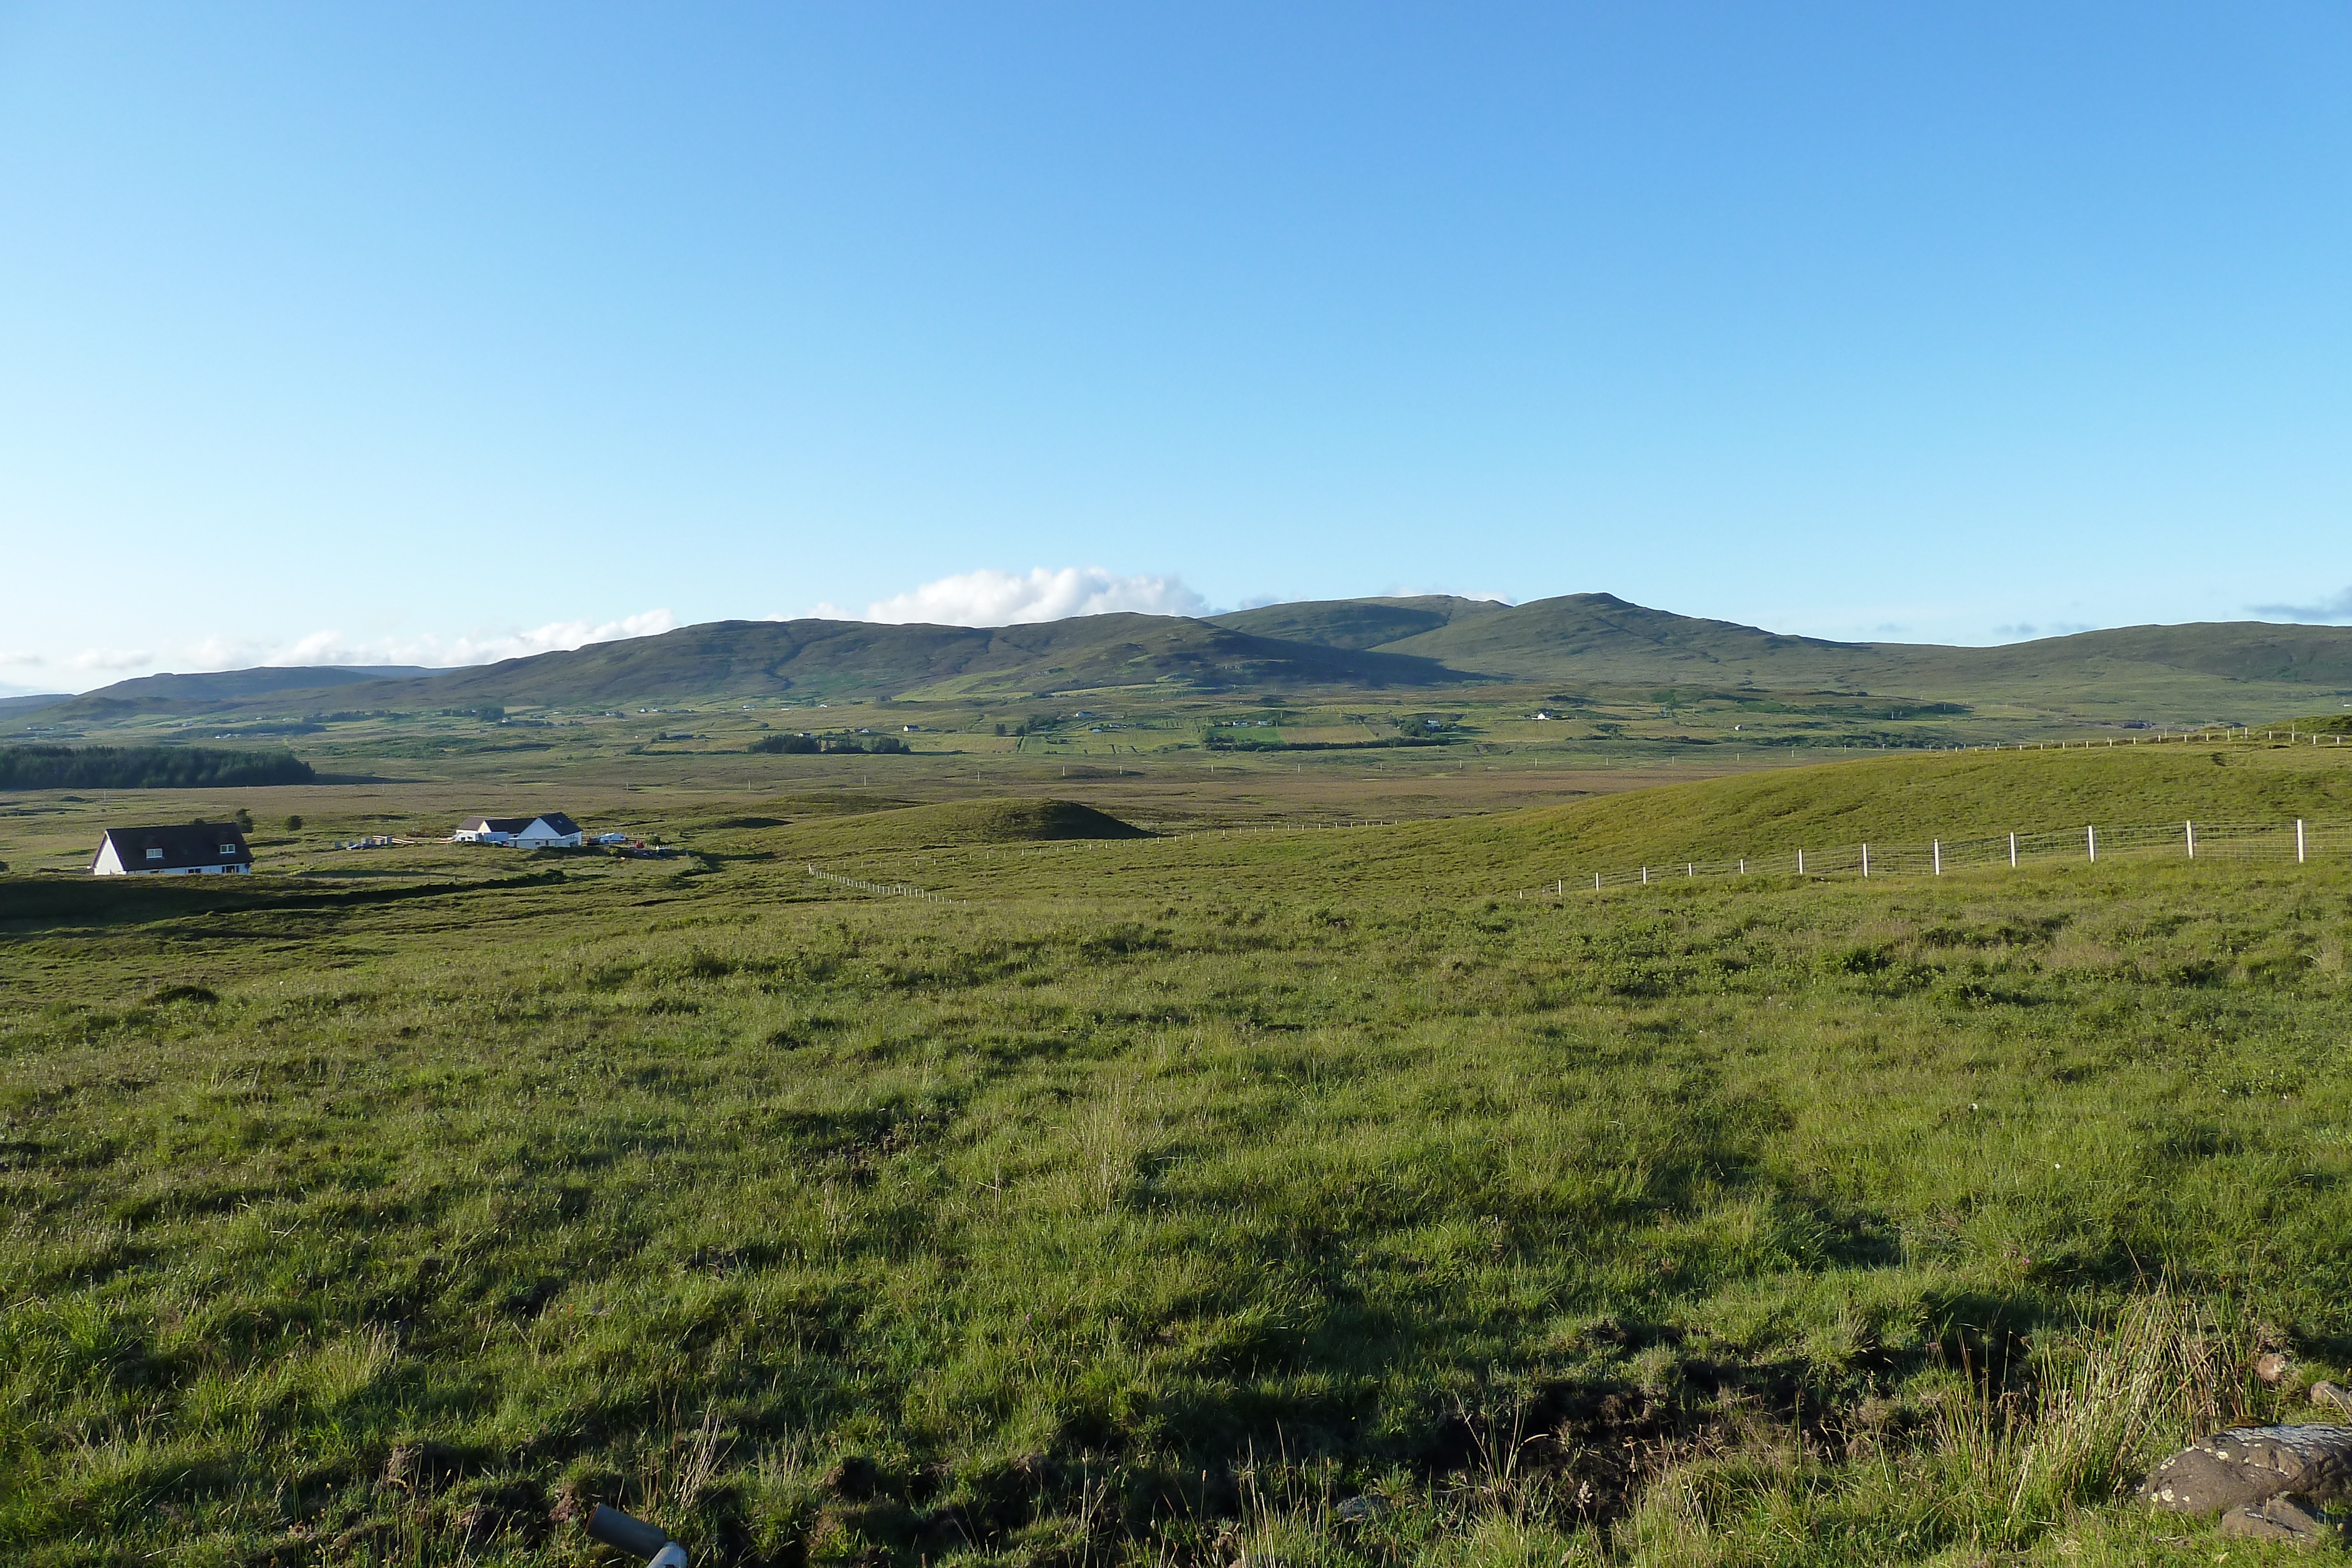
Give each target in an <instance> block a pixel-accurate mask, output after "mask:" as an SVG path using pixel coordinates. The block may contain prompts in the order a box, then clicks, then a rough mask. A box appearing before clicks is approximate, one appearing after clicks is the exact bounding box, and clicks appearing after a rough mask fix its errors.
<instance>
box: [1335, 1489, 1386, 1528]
mask: <svg viewBox="0 0 2352 1568" xmlns="http://www.w3.org/2000/svg"><path fill="white" fill-rule="evenodd" d="M1388 1511H1389V1500H1388V1499H1386V1498H1384V1497H1374V1496H1372V1495H1371V1494H1370V1493H1369V1492H1368V1493H1366V1494H1365V1495H1364V1496H1362V1497H1351V1498H1349V1500H1347V1501H1345V1502H1343V1503H1341V1504H1340V1505H1339V1507H1338V1508H1335V1509H1333V1510H1332V1511H1331V1517H1332V1518H1334V1519H1336V1520H1338V1521H1339V1522H1340V1523H1342V1524H1370V1522H1371V1521H1374V1520H1376V1519H1379V1518H1381V1517H1382V1516H1383V1515H1385V1514H1386V1513H1387V1512H1388Z"/></svg>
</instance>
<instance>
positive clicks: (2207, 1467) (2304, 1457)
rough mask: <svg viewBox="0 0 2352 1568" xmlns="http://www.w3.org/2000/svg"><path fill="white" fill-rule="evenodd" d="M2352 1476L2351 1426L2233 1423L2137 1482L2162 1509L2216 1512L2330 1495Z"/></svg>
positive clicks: (2336, 1491) (2343, 1485)
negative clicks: (2292, 1497) (2287, 1497)
mask: <svg viewBox="0 0 2352 1568" xmlns="http://www.w3.org/2000/svg"><path fill="white" fill-rule="evenodd" d="M2347 1480H2352V1427H2334V1426H2309V1427H2231V1428H2229V1429H2228V1430H2227V1431H2223V1432H2216V1433H2214V1434H2213V1435H2212V1436H2211V1437H2206V1438H2203V1439H2201V1440H2200V1441H2198V1442H2195V1443H2191V1444H2190V1445H2189V1447H2188V1448H2183V1449H2181V1450H2180V1452H2179V1453H2177V1454H2175V1455H2173V1456H2172V1457H2171V1458H2168V1459H2167V1460H2165V1461H2164V1462H2163V1463H2162V1464H2160V1465H2158V1466H2157V1467H2156V1469H2155V1470H2154V1471H2153V1472H2152V1473H2150V1475H2149V1476H2148V1478H2147V1481H2146V1482H2145V1483H2143V1484H2142V1486H2141V1487H2140V1489H2139V1491H2140V1496H2142V1497H2144V1498H2146V1499H2147V1500H2148V1501H2150V1502H2152V1503H2154V1504H2155V1505H2156V1506H2157V1507H2158V1508H2169V1509H2177V1510H2179V1511H2180V1512H2183V1513H2213V1512H2216V1511H2220V1510H2223V1509H2234V1508H2242V1507H2244V1506H2246V1505H2248V1504H2252V1503H2262V1502H2267V1501H2268V1500H2270V1499H2272V1498H2274V1497H2283V1496H2285V1495H2287V1494H2289V1493H2293V1494H2295V1495H2297V1496H2314V1497H2326V1496H2331V1495H2334V1494H2336V1493H2338V1492H2341V1491H2342V1490H2345V1485H2346V1482H2347Z"/></svg>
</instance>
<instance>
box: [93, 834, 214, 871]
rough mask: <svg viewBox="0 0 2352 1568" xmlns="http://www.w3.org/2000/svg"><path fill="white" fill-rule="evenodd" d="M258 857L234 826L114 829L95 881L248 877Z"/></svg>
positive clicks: (96, 860)
mask: <svg viewBox="0 0 2352 1568" xmlns="http://www.w3.org/2000/svg"><path fill="white" fill-rule="evenodd" d="M252 870H253V852H252V851H251V850H249V849H247V848H246V846H245V835H244V834H243V833H241V832H239V831H237V829H236V824H234V823H231V822H189V823H184V824H183V825H181V826H179V827H173V828H109V829H107V830H106V836H105V837H104V838H102V839H100V840H99V841H98V853H96V854H95V855H92V856H91V857H90V862H89V874H90V875H92V876H219V875H223V874H229V873H234V874H236V875H239V876H243V875H246V874H248V873H251V872H252Z"/></svg>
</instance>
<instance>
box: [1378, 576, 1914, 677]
mask: <svg viewBox="0 0 2352 1568" xmlns="http://www.w3.org/2000/svg"><path fill="white" fill-rule="evenodd" d="M1381 649H1382V651H1383V652H1388V653H1414V654H1419V655H1421V656H1423V657H1424V658H1431V659H1436V660H1439V661H1442V662H1444V663H1448V664H1452V665H1454V667H1455V668H1457V669H1466V670H1478V671H1482V672H1485V673H1486V674H1496V675H1503V674H1508V675H1511V676H1514V677H1517V678H1519V679H1526V680H1567V681H1580V682H1622V681H1633V682H1642V681H1649V682H1666V683H1672V682H1676V681H1685V682H1697V683H1702V684H1726V685H1738V684H1740V683H1742V682H1752V683H1754V684H1756V685H1768V686H1779V687H1788V686H1808V685H1835V684H1847V685H1851V684H1853V682H1854V681H1855V680H1857V679H1863V678H1867V677H1868V676H1870V675H1872V674H1875V673H1878V672H1882V671H1885V670H1886V669H1887V668H1888V664H1887V661H1886V659H1885V656H1884V655H1883V654H1881V653H1879V652H1878V651H1877V650H1876V649H1874V648H1873V647H1871V646H1870V645H1869V644H1866V643H1825V642H1822V641H1820V640H1818V639H1816V638H1811V637H1788V636H1782V635H1780V634H1779V633H1777V632H1764V631H1759V630H1758V629H1757V628H1756V627H1753V626H1741V625H1738V624H1736V623H1734V622H1728V621H1707V620H1702V619H1700V618H1697V617H1695V616H1689V615H1676V614H1674V613H1672V612H1667V611H1663V610H1650V609H1646V608H1644V607H1643V606H1642V605H1639V604H1630V603H1628V602H1626V601H1624V600H1622V599H1619V598H1617V597H1616V596H1615V595H1614V594H1609V593H1571V594H1567V595H1565V596H1563V597H1561V598H1558V599H1540V600H1537V601H1534V602H1532V603H1528V604H1521V605H1517V606H1516V607H1513V608H1510V609H1507V610H1499V611H1496V612H1493V613H1490V614H1485V615H1474V616H1463V617H1458V618H1456V619H1454V620H1452V621H1449V622H1447V623H1446V624H1445V625H1444V626H1441V627H1437V628H1434V629H1433V630H1430V631H1426V632H1417V633H1415V634H1413V635H1412V636H1409V637H1404V638H1401V639H1399V640H1397V641H1396V642H1393V643H1383V644H1381Z"/></svg>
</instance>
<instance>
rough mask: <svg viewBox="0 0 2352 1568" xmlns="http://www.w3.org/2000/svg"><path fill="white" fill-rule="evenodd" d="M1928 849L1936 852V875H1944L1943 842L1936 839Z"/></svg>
mask: <svg viewBox="0 0 2352 1568" xmlns="http://www.w3.org/2000/svg"><path fill="white" fill-rule="evenodd" d="M1930 847H1931V848H1932V849H1933V850H1934V851H1935V852H1936V874H1937V876H1941V875H1943V874H1944V841H1943V840H1941V839H1937V841H1935V842H1934V843H1933V844H1932V845H1931V846H1930Z"/></svg>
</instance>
